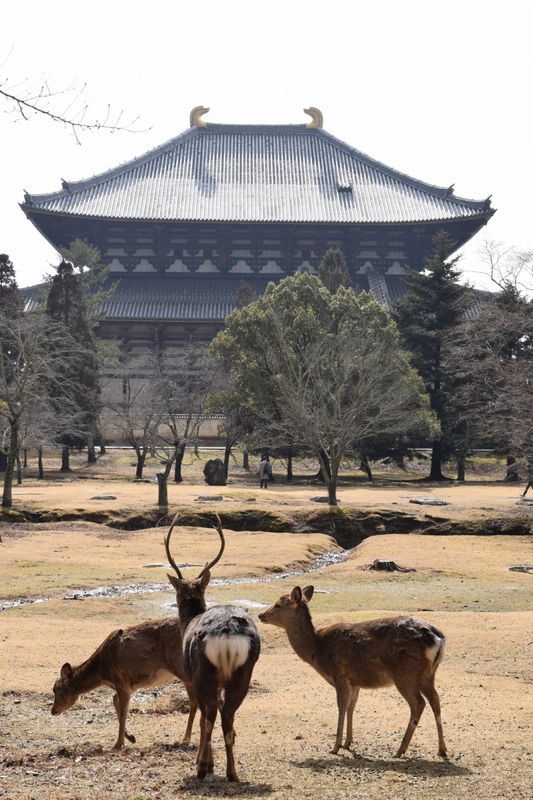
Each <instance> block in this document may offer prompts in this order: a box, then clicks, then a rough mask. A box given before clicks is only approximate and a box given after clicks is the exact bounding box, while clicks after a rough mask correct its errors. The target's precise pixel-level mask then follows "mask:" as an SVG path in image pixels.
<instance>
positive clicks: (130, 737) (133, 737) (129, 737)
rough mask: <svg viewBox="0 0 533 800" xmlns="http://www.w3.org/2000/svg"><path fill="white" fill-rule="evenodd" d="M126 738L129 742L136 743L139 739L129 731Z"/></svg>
mask: <svg viewBox="0 0 533 800" xmlns="http://www.w3.org/2000/svg"><path fill="white" fill-rule="evenodd" d="M126 739H127V740H128V742H131V743H132V744H135V742H136V741H137V739H136V738H135V736H134V735H133V734H132V733H127V734H126Z"/></svg>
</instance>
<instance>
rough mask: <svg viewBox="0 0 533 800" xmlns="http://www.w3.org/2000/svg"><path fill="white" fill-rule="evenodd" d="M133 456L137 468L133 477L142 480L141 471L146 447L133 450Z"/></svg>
mask: <svg viewBox="0 0 533 800" xmlns="http://www.w3.org/2000/svg"><path fill="white" fill-rule="evenodd" d="M135 455H136V456H137V467H136V469H135V477H136V478H142V476H143V469H144V462H145V461H146V455H147V450H146V447H143V449H142V450H141V448H140V447H136V448H135Z"/></svg>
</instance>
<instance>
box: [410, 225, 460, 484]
mask: <svg viewBox="0 0 533 800" xmlns="http://www.w3.org/2000/svg"><path fill="white" fill-rule="evenodd" d="M434 242H435V249H434V251H433V253H432V255H431V256H429V257H428V258H427V259H426V261H425V264H424V271H423V272H415V271H414V270H411V271H409V273H408V274H407V275H406V276H405V278H404V282H405V284H406V285H407V287H408V290H409V291H408V292H407V294H406V295H405V296H404V297H403V298H402V299H401V300H399V301H398V303H397V305H396V320H397V323H398V327H399V328H400V331H401V333H402V336H403V339H404V342H405V344H406V346H407V347H408V349H409V350H410V351H411V353H412V357H413V364H414V366H415V367H416V368H417V370H418V371H419V373H420V375H421V376H422V378H423V379H424V381H425V383H426V386H427V390H428V393H429V397H430V402H431V408H432V410H433V411H434V412H435V414H436V415H437V417H438V419H439V422H440V424H441V436H440V437H439V438H438V439H434V441H433V444H432V453H431V471H430V474H429V476H428V477H429V479H430V480H444V479H445V476H444V475H443V474H442V462H443V459H444V456H445V453H446V450H445V444H446V441H445V434H446V423H447V420H446V403H445V392H444V388H445V382H446V374H445V369H444V367H443V358H442V356H443V349H444V341H445V337H446V336H447V335H448V333H449V332H450V330H451V329H452V328H454V327H455V326H456V325H457V324H458V323H459V322H460V320H461V317H462V316H463V313H464V310H465V307H466V303H467V290H466V289H465V287H464V286H461V285H460V284H459V277H460V274H461V273H460V271H459V270H458V269H457V263H458V261H459V257H456V258H449V254H450V253H451V252H452V250H453V246H454V243H453V241H452V240H451V239H450V237H449V236H448V234H447V233H445V232H444V231H441V232H440V233H438V234H437V235H436V236H435V239H434Z"/></svg>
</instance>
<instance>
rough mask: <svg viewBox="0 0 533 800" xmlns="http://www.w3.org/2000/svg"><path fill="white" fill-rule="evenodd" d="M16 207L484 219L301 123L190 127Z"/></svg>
mask: <svg viewBox="0 0 533 800" xmlns="http://www.w3.org/2000/svg"><path fill="white" fill-rule="evenodd" d="M23 208H24V209H25V210H26V211H27V212H28V213H31V210H32V209H40V210H42V211H47V212H51V213H57V214H61V215H81V216H88V217H104V218H108V219H148V220H178V221H180V220H183V221H211V222H303V223H306V222H328V223H352V224H353V223H371V224H372V223H393V222H400V223H401V222H417V221H425V222H429V221H441V220H442V221H444V220H455V219H465V218H470V217H474V218H475V217H479V218H487V217H488V216H490V215H491V214H492V209H491V208H490V202H489V201H488V200H487V201H474V200H465V199H462V198H460V197H456V196H455V195H454V194H453V191H452V187H450V188H449V189H443V188H439V187H436V186H432V185H430V184H427V183H423V182H421V181H418V180H415V179H414V178H410V177H409V176H407V175H404V174H402V173H400V172H398V171H396V170H394V169H391V168H390V167H387V166H385V165H384V164H381V163H380V162H378V161H375V160H374V159H372V158H370V157H369V156H367V155H365V154H363V153H361V152H360V151H358V150H355V149H354V148H353V147H350V146H349V145H347V144H345V143H344V142H342V141H340V140H339V139H336V138H335V137H334V136H332V135H331V134H329V133H327V132H326V131H324V130H322V129H317V128H307V127H306V126H305V125H257V126H251V125H218V124H208V125H207V126H206V127H205V128H197V127H192V128H190V129H189V130H187V131H185V132H184V133H182V134H180V135H179V136H177V137H176V138H174V139H171V140H170V141H169V142H167V143H166V144H164V145H162V146H161V147H159V148H157V149H156V150H153V151H151V152H149V153H147V154H145V155H143V156H141V157H139V158H136V159H134V160H132V161H130V162H128V163H126V164H123V165H121V166H119V167H117V168H115V169H112V170H110V171H109V172H105V173H103V174H101V175H97V176H95V177H93V178H89V179H88V180H84V181H79V182H68V183H66V182H64V183H63V189H62V190H61V191H59V192H54V193H51V194H43V195H29V194H27V195H26V197H25V203H24V204H23Z"/></svg>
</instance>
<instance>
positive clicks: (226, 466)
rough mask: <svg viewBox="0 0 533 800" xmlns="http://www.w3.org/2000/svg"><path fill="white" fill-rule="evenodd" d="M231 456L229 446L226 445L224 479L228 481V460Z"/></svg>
mask: <svg viewBox="0 0 533 800" xmlns="http://www.w3.org/2000/svg"><path fill="white" fill-rule="evenodd" d="M230 456H231V445H230V444H227V445H226V447H225V448H224V477H225V478H226V480H228V473H229V460H230Z"/></svg>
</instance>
